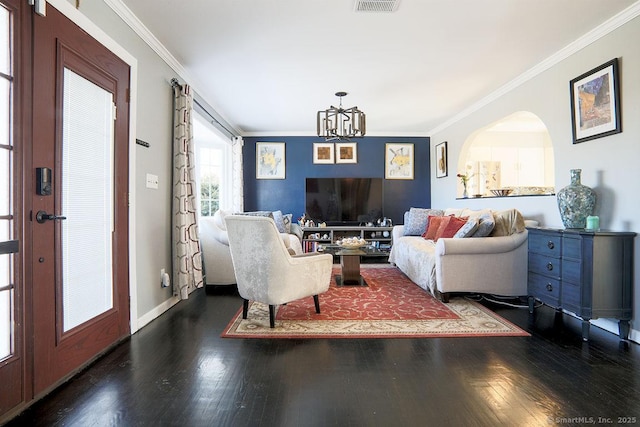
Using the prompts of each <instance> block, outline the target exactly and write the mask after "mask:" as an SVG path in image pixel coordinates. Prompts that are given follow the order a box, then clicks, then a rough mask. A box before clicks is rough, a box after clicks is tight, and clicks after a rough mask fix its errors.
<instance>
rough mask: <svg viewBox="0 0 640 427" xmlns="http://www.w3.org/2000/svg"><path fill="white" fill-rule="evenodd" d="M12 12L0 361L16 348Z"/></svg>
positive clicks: (4, 14)
mask: <svg viewBox="0 0 640 427" xmlns="http://www.w3.org/2000/svg"><path fill="white" fill-rule="evenodd" d="M11 19H12V16H11V12H9V11H8V10H7V9H5V8H4V7H2V6H0V360H2V359H5V358H7V357H9V356H11V355H12V354H13V352H14V347H15V342H14V339H15V332H14V331H15V329H14V326H15V321H14V310H15V291H14V289H15V270H14V268H13V266H14V261H15V257H14V256H15V253H16V252H17V248H18V242H17V241H16V240H14V239H15V236H14V218H13V190H14V189H13V183H14V181H13V158H14V157H13V126H12V122H13V112H12V106H13V96H12V89H13V76H12V74H13V65H12V60H13V55H12V53H13V50H12V44H11V40H12V28H11V24H12V22H11Z"/></svg>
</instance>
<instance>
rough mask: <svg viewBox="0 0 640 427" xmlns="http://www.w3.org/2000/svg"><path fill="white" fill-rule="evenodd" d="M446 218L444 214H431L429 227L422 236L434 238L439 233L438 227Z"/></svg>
mask: <svg viewBox="0 0 640 427" xmlns="http://www.w3.org/2000/svg"><path fill="white" fill-rule="evenodd" d="M443 218H445V217H443V216H433V215H429V222H428V224H427V229H426V230H425V232H424V233H422V237H424V238H425V239H427V240H433V239H435V237H436V233H438V228H439V227H440V223H441V222H442V219H443Z"/></svg>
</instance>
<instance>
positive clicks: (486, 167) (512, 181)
mask: <svg viewBox="0 0 640 427" xmlns="http://www.w3.org/2000/svg"><path fill="white" fill-rule="evenodd" d="M457 174H458V177H459V178H458V192H457V197H459V198H461V197H496V196H507V195H510V196H525V195H544V194H554V193H555V189H554V179H555V177H554V156H553V145H552V143H551V137H550V136H549V132H548V130H547V127H546V126H545V124H544V123H543V122H542V120H540V118H539V117H538V116H536V115H535V114H533V113H530V112H528V111H519V112H517V113H514V114H511V115H509V116H507V117H505V118H503V119H501V120H498V121H497V122H494V123H491V124H490V125H488V126H485V127H484V128H482V129H478V130H477V131H475V132H474V133H472V134H471V135H470V136H469V137H468V138H467V141H466V142H465V143H464V145H463V147H462V150H461V152H460V157H459V159H458V170H457ZM460 175H462V176H464V177H466V178H461V177H460ZM465 181H466V191H465V185H464V182H465ZM465 193H466V194H465Z"/></svg>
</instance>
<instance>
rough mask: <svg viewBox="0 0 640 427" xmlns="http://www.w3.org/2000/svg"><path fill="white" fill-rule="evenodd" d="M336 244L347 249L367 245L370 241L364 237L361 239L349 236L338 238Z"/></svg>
mask: <svg viewBox="0 0 640 427" xmlns="http://www.w3.org/2000/svg"><path fill="white" fill-rule="evenodd" d="M336 244H337V245H338V246H340V247H341V248H345V249H358V248H361V247H363V246H367V244H368V243H367V241H366V240H364V239H360V238H357V237H347V238H345V239H342V240H338V241H337V242H336Z"/></svg>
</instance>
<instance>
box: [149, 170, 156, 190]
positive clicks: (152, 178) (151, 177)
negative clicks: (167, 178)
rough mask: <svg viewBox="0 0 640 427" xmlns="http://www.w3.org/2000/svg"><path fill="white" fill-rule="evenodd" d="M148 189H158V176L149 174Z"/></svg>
mask: <svg viewBox="0 0 640 427" xmlns="http://www.w3.org/2000/svg"><path fill="white" fill-rule="evenodd" d="M147 188H153V189H155V190H157V189H158V175H152V174H150V173H148V174H147Z"/></svg>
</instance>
